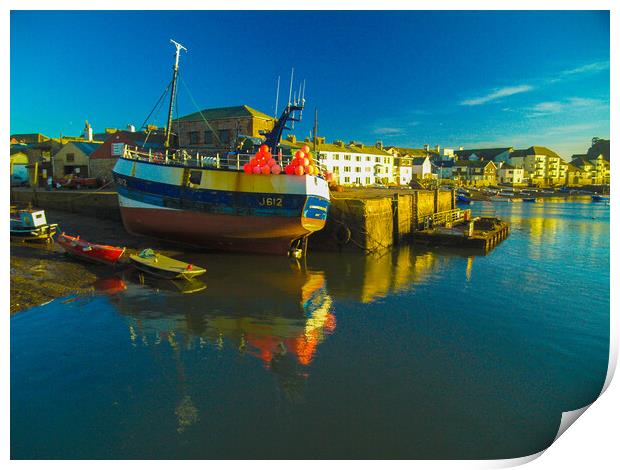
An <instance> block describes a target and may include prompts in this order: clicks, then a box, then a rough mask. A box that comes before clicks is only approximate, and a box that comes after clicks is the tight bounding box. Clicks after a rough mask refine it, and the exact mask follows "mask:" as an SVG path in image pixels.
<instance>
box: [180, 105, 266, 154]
mask: <svg viewBox="0 0 620 470" xmlns="http://www.w3.org/2000/svg"><path fill="white" fill-rule="evenodd" d="M205 121H206V122H205ZM274 123H275V120H274V118H273V117H272V116H268V115H267V114H265V113H262V112H260V111H257V110H256V109H253V108H250V107H249V106H246V105H241V106H229V107H226V108H212V109H204V110H202V111H200V112H197V113H193V114H188V115H187V116H183V117H180V118H179V119H175V120H174V121H173V123H172V130H173V133H175V134H176V135H177V136H178V145H179V147H182V148H192V149H196V150H198V151H201V152H210V153H215V152H221V153H223V152H228V151H230V150H232V149H234V148H236V146H237V145H238V143H239V140H240V139H239V138H240V137H261V136H262V134H263V133H264V132H268V131H270V130H271V129H272V128H273V126H274Z"/></svg>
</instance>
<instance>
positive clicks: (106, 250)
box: [57, 232, 125, 264]
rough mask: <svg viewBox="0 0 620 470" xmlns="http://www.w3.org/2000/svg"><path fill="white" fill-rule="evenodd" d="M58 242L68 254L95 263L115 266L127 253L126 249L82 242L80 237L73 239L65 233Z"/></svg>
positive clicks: (59, 237)
mask: <svg viewBox="0 0 620 470" xmlns="http://www.w3.org/2000/svg"><path fill="white" fill-rule="evenodd" d="M57 242H58V244H59V245H60V246H62V247H63V248H64V249H65V251H66V252H67V253H68V254H70V255H72V256H75V257H77V258H80V259H84V260H87V261H92V262H95V263H104V264H115V263H116V262H117V261H118V259H119V258H120V257H121V256H122V254H123V253H125V248H119V247H118V246H110V245H97V244H96V243H90V242H87V241H86V240H81V239H80V237H79V235H78V236H77V237H72V236H71V235H67V234H65V233H64V232H63V233H61V234H60V235H59V236H58V240H57Z"/></svg>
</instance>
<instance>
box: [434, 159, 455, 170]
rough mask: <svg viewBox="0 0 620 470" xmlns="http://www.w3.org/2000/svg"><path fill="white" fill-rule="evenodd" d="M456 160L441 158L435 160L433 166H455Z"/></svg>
mask: <svg viewBox="0 0 620 470" xmlns="http://www.w3.org/2000/svg"><path fill="white" fill-rule="evenodd" d="M454 163H455V162H454V160H439V161H436V162H433V166H435V167H437V168H452V167H453V166H454Z"/></svg>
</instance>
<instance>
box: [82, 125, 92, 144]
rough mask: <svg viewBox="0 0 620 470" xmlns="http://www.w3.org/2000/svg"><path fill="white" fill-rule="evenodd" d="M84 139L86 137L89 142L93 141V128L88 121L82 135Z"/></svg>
mask: <svg viewBox="0 0 620 470" xmlns="http://www.w3.org/2000/svg"><path fill="white" fill-rule="evenodd" d="M82 137H84V139H86V140H88V141H89V142H90V141H92V140H93V128H92V127H90V124H88V121H84V132H83V134H82Z"/></svg>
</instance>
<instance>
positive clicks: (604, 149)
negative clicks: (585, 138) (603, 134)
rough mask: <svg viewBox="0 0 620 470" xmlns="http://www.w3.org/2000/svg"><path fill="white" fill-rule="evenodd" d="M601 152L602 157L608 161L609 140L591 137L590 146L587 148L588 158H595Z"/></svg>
mask: <svg viewBox="0 0 620 470" xmlns="http://www.w3.org/2000/svg"><path fill="white" fill-rule="evenodd" d="M601 154H603V158H604V159H605V160H607V161H609V140H605V139H596V138H595V139H592V147H590V149H589V150H588V158H596V157H598V156H599V155H601Z"/></svg>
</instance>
